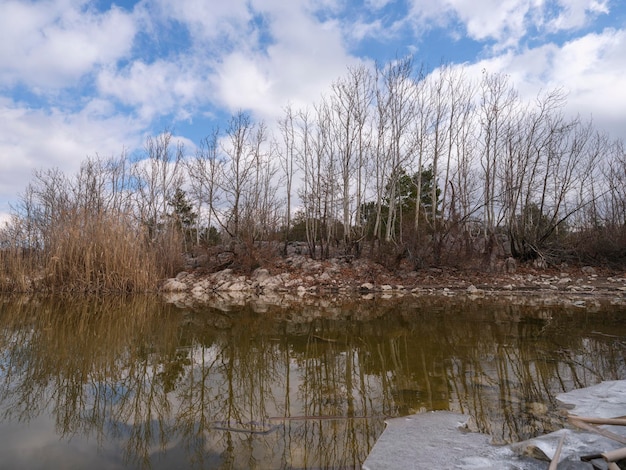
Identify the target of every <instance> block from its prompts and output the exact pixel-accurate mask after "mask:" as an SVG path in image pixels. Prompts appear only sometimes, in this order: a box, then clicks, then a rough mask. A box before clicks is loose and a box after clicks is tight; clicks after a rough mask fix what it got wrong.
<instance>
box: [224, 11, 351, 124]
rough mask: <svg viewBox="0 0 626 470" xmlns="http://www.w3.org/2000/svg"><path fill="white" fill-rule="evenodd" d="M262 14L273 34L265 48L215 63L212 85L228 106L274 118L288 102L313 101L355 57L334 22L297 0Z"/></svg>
mask: <svg viewBox="0 0 626 470" xmlns="http://www.w3.org/2000/svg"><path fill="white" fill-rule="evenodd" d="M264 4H265V3H264ZM267 5H271V2H270V3H267ZM263 13H264V14H266V15H267V16H266V21H267V26H268V28H269V31H270V33H271V37H272V43H271V44H270V45H268V46H267V48H266V52H265V53H252V52H250V51H252V50H254V47H250V48H248V49H247V50H246V51H243V52H240V51H237V52H233V53H231V54H228V55H226V56H225V57H224V58H223V60H222V61H221V62H220V63H218V64H216V66H215V73H214V75H213V77H212V85H213V89H214V90H215V92H216V96H219V99H220V104H222V105H224V106H226V107H227V108H228V109H230V110H235V109H238V108H243V109H250V110H252V111H253V112H255V113H257V114H260V115H261V116H263V117H275V116H276V115H277V113H279V112H280V110H281V109H282V107H283V106H284V105H285V104H286V103H287V102H288V101H290V102H292V103H294V105H296V106H297V105H299V104H304V103H312V102H313V101H316V100H317V99H318V98H319V96H320V94H321V93H322V92H323V91H326V90H327V88H328V86H329V85H330V84H331V83H332V81H334V80H336V79H337V78H338V77H339V76H341V75H343V74H345V72H346V68H347V67H348V66H349V65H353V64H355V63H357V62H358V59H356V58H353V57H351V56H350V55H349V54H348V53H347V52H346V50H345V45H344V42H343V36H342V31H341V26H340V24H339V23H338V22H332V21H328V22H322V23H320V22H318V21H317V20H316V19H315V18H314V17H313V16H312V14H311V13H310V12H308V11H307V10H306V9H304V8H303V7H302V6H301V5H298V4H297V3H294V4H290V6H288V7H287V6H286V5H284V4H282V3H280V6H279V4H278V3H276V5H275V9H271V10H266V11H264V12H263Z"/></svg>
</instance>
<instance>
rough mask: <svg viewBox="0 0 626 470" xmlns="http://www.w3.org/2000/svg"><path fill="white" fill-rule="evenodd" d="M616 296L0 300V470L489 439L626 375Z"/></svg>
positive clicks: (547, 419)
mask: <svg viewBox="0 0 626 470" xmlns="http://www.w3.org/2000/svg"><path fill="white" fill-rule="evenodd" d="M625 319H626V307H624V306H622V305H612V304H611V302H610V299H606V300H605V301H592V300H591V299H589V300H587V301H585V302H584V303H578V304H577V306H574V305H571V306H567V305H556V304H554V305H551V304H549V302H545V301H542V300H541V298H537V299H534V300H532V301H529V300H528V299H525V301H523V302H522V301H520V299H517V300H516V299H513V298H500V299H481V298H470V297H467V296H459V297H452V298H444V297H410V296H408V297H402V298H394V297H391V298H385V299H382V298H381V299H369V298H368V299H364V298H359V297H356V298H353V299H344V300H342V301H341V302H338V301H337V302H334V301H332V299H330V298H329V299H325V298H324V299H311V300H308V301H306V302H302V303H301V304H296V305H293V304H291V305H282V306H280V305H269V304H266V303H263V302H251V303H248V304H246V305H230V304H229V303H227V302H223V301H220V302H215V303H214V304H212V305H206V306H196V307H179V306H176V305H173V304H167V303H165V302H163V301H162V300H160V299H159V298H157V297H150V296H146V297H144V296H133V297H128V298H116V297H104V298H82V297H78V298H77V297H71V298H66V299H48V298H29V299H26V298H19V297H4V298H0V328H1V331H2V333H1V335H0V416H1V417H0V455H1V456H2V457H1V459H0V468H81V469H82V468H89V469H91V470H96V469H116V468H119V469H126V468H154V469H166V468H167V469H169V468H224V469H231V468H233V469H251V468H258V469H273V468H311V469H313V468H359V467H360V465H361V463H362V462H363V461H364V460H365V458H366V457H367V455H368V453H369V451H370V450H371V448H372V447H373V445H374V443H375V442H376V440H377V438H378V437H379V436H380V434H381V433H382V432H383V430H384V426H385V424H384V420H385V418H387V417H398V416H404V415H408V414H413V413H418V412H427V411H432V410H451V411H457V412H462V413H466V414H468V415H470V416H471V417H472V418H471V420H470V427H471V428H472V429H474V430H477V431H481V432H484V433H487V434H489V435H490V436H491V439H492V442H494V443H495V444H503V443H508V442H513V441H518V440H522V439H526V438H529V437H532V436H535V435H538V434H542V433H547V432H550V431H553V430H556V429H559V428H560V427H562V425H563V418H562V413H561V412H560V411H559V406H558V403H557V402H556V400H555V398H554V396H555V395H556V394H557V393H560V392H565V391H569V390H572V389H575V388H580V387H586V386H590V385H593V384H596V383H598V382H600V381H602V380H617V379H624V378H626V321H625Z"/></svg>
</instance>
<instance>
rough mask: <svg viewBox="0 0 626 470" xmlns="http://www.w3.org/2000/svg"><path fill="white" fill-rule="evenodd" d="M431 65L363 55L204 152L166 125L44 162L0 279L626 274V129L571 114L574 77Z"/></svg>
mask: <svg viewBox="0 0 626 470" xmlns="http://www.w3.org/2000/svg"><path fill="white" fill-rule="evenodd" d="M423 70H424V68H423V67H419V66H418V65H416V64H415V63H414V62H413V60H412V59H411V58H404V59H399V60H396V61H393V62H390V63H388V64H380V65H378V66H377V67H376V68H375V69H374V70H370V69H367V68H365V67H357V68H352V69H348V71H347V73H346V75H345V76H343V77H340V78H338V79H337V80H336V81H335V82H334V83H333V84H332V86H331V87H330V88H329V90H328V91H327V93H326V94H324V95H323V97H322V98H321V99H320V100H319V101H318V102H317V103H315V104H313V105H311V106H310V107H308V108H302V109H296V108H294V107H293V106H291V105H289V106H287V107H286V108H285V109H284V115H283V116H282V117H280V118H279V119H277V121H276V122H273V123H269V124H268V123H265V122H263V121H255V120H253V117H252V116H251V115H250V114H249V113H247V112H245V111H238V112H236V113H234V114H233V115H232V116H231V118H230V120H228V123H227V125H226V126H225V128H224V129H219V128H217V127H215V128H214V129H212V130H209V132H208V135H207V137H206V138H204V139H202V141H201V142H198V143H195V144H194V148H193V149H192V150H187V149H185V147H184V145H183V143H182V142H183V141H182V139H177V138H176V136H175V135H174V134H172V132H170V131H169V130H165V131H164V132H162V133H161V134H159V135H157V136H154V137H148V138H147V139H146V142H145V146H144V148H143V150H141V151H137V152H134V153H133V154H132V155H127V154H125V153H122V155H120V156H119V157H110V158H102V157H100V156H98V155H96V156H95V157H89V158H87V159H86V160H84V161H83V162H82V164H81V165H80V168H79V170H78V171H77V172H76V173H75V174H66V173H64V172H62V171H61V170H59V169H55V168H52V169H42V170H38V171H36V172H35V173H34V174H33V178H32V181H31V183H30V184H29V185H28V186H27V187H26V188H25V190H24V192H23V193H22V194H20V195H19V199H18V202H17V203H16V204H15V206H14V207H12V214H11V218H10V220H9V221H8V222H7V223H6V224H4V226H2V227H0V291H2V292H46V293H58V292H65V293H98V294H100V293H129V292H155V291H157V290H159V288H161V287H165V288H166V289H169V290H170V291H171V290H175V289H172V287H171V286H172V281H169V280H168V279H171V278H173V277H175V276H177V275H179V273H181V272H187V273H189V275H190V276H195V277H202V276H204V277H203V281H206V280H207V279H214V278H215V277H216V276H218V277H219V275H218V274H216V273H220V272H221V273H222V276H223V277H224V276H226V275H227V274H228V275H230V276H231V277H232V279H235V280H236V279H237V278H238V277H241V279H240V280H239V281H238V282H241V283H244V284H246V283H249V284H250V285H248V287H246V289H248V290H250V289H251V287H250V286H252V285H255V284H254V283H255V282H257V283H258V282H263V281H259V280H258V279H256V278H258V276H259V273H265V272H266V273H267V275H268V276H269V277H270V278H272V279H274V280H275V278H276V276H278V275H281V276H283V277H284V279H283V281H281V282H282V284H281V283H280V282H278V283H277V285H278V284H280V285H281V286H282V287H280V289H284V288H288V289H289V288H291V287H293V288H294V289H295V290H296V291H297V290H298V289H300V290H301V291H302V289H304V291H307V290H309V289H318V290H320V291H322V290H324V289H327V288H328V289H331V290H332V289H352V290H357V291H361V290H365V291H367V290H372V291H376V290H377V289H379V287H380V289H383V287H382V286H392V290H402V289H397V288H395V287H393V286H394V285H396V286H397V285H406V286H410V289H419V288H421V286H423V285H426V286H428V285H431V284H433V282H434V283H437V282H438V283H439V284H442V285H443V284H445V283H446V282H450V285H447V286H445V287H448V288H449V289H453V288H457V287H455V286H457V284H458V288H462V287H464V288H466V289H467V288H469V285H472V286H474V288H476V289H481V288H480V287H479V285H480V284H481V283H482V284H491V285H494V286H495V285H496V284H497V285H504V286H509V285H510V286H513V287H511V289H509V290H516V287H515V286H527V287H530V286H531V285H535V283H537V282H539V283H540V282H547V281H546V279H548V278H549V277H550V276H556V278H555V280H554V282H553V283H552V284H551V285H553V286H556V288H557V290H560V289H561V288H563V289H565V288H570V291H575V290H576V289H578V288H579V287H580V288H581V289H583V290H584V286H585V285H588V284H587V281H589V280H590V281H594V280H593V279H591V278H590V277H589V275H588V274H586V273H584V272H583V271H581V269H583V268H585V267H587V266H594V267H595V268H594V269H596V270H599V271H601V272H602V273H607V274H606V276H605V281H606V279H608V278H611V279H622V278H623V276H622V275H621V274H620V273H621V272H623V271H624V269H625V268H626V210H625V208H626V151H625V149H624V143H623V142H622V141H620V140H615V139H613V138H611V137H610V136H608V135H606V134H604V133H602V132H601V131H600V130H598V129H596V128H595V127H594V125H593V123H592V122H585V121H584V120H582V119H581V118H580V117H574V118H571V117H568V116H567V115H566V114H565V104H566V94H565V93H564V92H563V90H559V89H556V90H550V91H547V92H545V93H542V94H541V95H540V96H537V97H536V99H535V100H532V101H524V100H522V99H521V98H520V97H519V95H518V93H517V91H516V89H515V88H514V86H513V85H512V84H511V83H510V82H509V79H508V77H507V76H505V75H501V74H493V73H489V72H488V71H484V73H483V74H482V76H481V77H479V78H470V77H469V76H468V75H466V73H465V69H464V68H463V67H455V66H452V65H442V66H441V67H439V68H438V69H437V70H436V71H435V72H434V73H431V74H429V75H425V74H424V72H423ZM298 264H300V265H301V266H298ZM317 265H320V266H322V268H320V269H321V271H320V269H318V271H319V272H310V273H307V272H300V268H303V269H304V270H305V271H306V270H312V271H315V270H314V269H313V268H312V266H317ZM329 266H330V268H329ZM331 268H332V269H331ZM224 270H230V271H226V274H224ZM366 273H370V276H369V278H368V276H367V275H365V274H366ZM450 273H454V275H452V274H450ZM522 275H527V278H526V280H524V279H523V278H521V277H519V276H522ZM263 276H265V274H263ZM446 276H449V277H446ZM450 276H451V277H450ZM512 276H513V277H512ZM515 276H518V277H515ZM528 276H534V277H533V278H529V277H528ZM431 277H432V278H434V279H436V280H437V279H438V281H431V279H430V278H431ZM474 277H476V280H472V279H473V278H474ZM288 278H289V279H288ZM456 278H458V279H456ZM567 278H571V280H570V281H566V279H567ZM190 279H191V278H189V279H188V280H187V281H189V282H191V281H190ZM232 279H231V280H230V281H229V282H230V283H231V287H232V284H233V282H234V281H233V280H232ZM166 280H167V281H166ZM177 282H180V283H182V282H183V279H182V278H179V279H177ZM333 282H334V283H335V287H333ZM594 282H595V281H594ZM290 283H294V284H293V286H292V285H291V284H290ZM298 283H299V285H295V284H298ZM503 283H504V284H503ZM620 283H621V281H620V282H617V281H616V282H611V281H606V282H605V283H604V284H606V288H607V289H608V288H609V287H612V286H616V285H617V284H620ZM287 284H289V285H287ZM364 284H372V285H373V286H374V288H373V289H367V288H366V287H367V286H366V287H363V285H364ZM468 284H469V285H468ZM246 285H247V284H246ZM258 286H259V284H256V287H254V289H256V288H258ZM337 286H339V287H337ZM179 287H180V286H179ZM194 287H197V286H195V285H194ZM240 287H241V286H240ZM620 288H621V284H620ZM181 289H182V288H181ZM191 289H193V287H191ZM220 289H222V287H220V286H217V288H216V286H213V287H211V290H220ZM265 289H266V290H269V288H267V287H265ZM384 289H387V287H385V288H384ZM384 289H383V290H384ZM616 289H619V288H617V287H616ZM222 290H225V289H222ZM230 290H235V289H234V288H231V289H230ZM483 290H484V289H483ZM620 292H621V291H620Z"/></svg>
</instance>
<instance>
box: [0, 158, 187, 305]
mask: <svg viewBox="0 0 626 470" xmlns="http://www.w3.org/2000/svg"><path fill="white" fill-rule="evenodd" d="M125 165H126V162H125V160H123V159H120V160H115V161H101V160H89V161H87V162H86V163H85V164H84V165H83V166H82V167H81V170H80V171H79V173H78V174H77V175H76V176H75V177H74V178H68V177H67V176H65V175H64V174H62V173H61V172H59V171H58V170H51V171H48V172H40V173H36V175H35V181H34V182H33V183H32V184H31V185H29V187H28V188H27V189H26V191H25V193H24V195H22V198H21V204H20V206H19V207H18V209H17V211H16V213H15V214H14V215H13V218H12V220H11V221H10V222H9V223H7V224H6V226H5V227H3V228H0V291H12V292H15V291H21V292H25V291H46V292H59V291H62V292H91V293H105V292H142V291H152V290H156V288H157V285H158V281H159V280H160V279H162V278H163V277H166V276H170V275H172V274H174V273H175V272H176V270H177V269H179V268H180V267H181V265H182V262H181V259H182V254H181V251H182V247H183V243H182V238H181V237H182V235H181V233H180V230H177V229H176V227H175V226H174V225H173V224H172V223H171V222H169V223H168V220H167V217H166V215H162V216H161V220H160V224H159V225H158V226H155V225H152V226H150V225H149V224H147V223H146V222H145V219H144V218H143V217H142V215H141V212H140V211H139V210H138V204H137V203H136V200H135V199H134V198H133V197H132V192H131V191H130V185H131V183H130V182H129V181H130V178H129V177H128V176H125V175H124V171H125ZM148 227H150V230H149V229H148Z"/></svg>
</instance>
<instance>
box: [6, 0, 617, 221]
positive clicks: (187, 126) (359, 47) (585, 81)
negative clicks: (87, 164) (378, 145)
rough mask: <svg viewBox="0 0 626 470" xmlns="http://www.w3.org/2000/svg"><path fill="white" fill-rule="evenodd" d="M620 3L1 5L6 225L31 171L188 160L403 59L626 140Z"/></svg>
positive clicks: (64, 1)
mask: <svg viewBox="0 0 626 470" xmlns="http://www.w3.org/2000/svg"><path fill="white" fill-rule="evenodd" d="M625 3H626V2H624V1H623V0H437V1H435V0H432V1H428V0H395V1H394V0H363V1H354V0H228V1H223V0H140V1H133V0H114V1H109V0H93V1H88V0H35V1H30V0H0V124H1V125H0V220H2V218H4V217H6V215H7V213H8V212H9V206H10V204H11V203H13V202H14V201H15V200H16V196H17V195H18V194H19V193H20V192H22V191H23V190H24V188H25V187H26V185H27V183H28V182H29V181H30V180H31V178H32V172H33V170H35V169H40V168H48V167H58V168H60V169H62V170H63V171H66V172H72V171H73V170H75V169H77V167H78V165H79V164H80V162H81V161H82V160H84V159H85V158H86V157H87V156H93V155H95V154H96V153H97V154H99V155H101V156H115V155H119V154H120V153H121V152H122V151H123V150H126V151H131V152H132V151H133V150H135V149H141V148H142V147H143V144H144V142H145V138H146V136H147V135H156V134H157V133H159V132H161V131H163V130H164V129H165V128H167V129H169V130H171V131H172V132H173V133H174V134H175V136H176V137H177V138H179V139H181V140H182V141H183V142H184V143H185V147H186V149H188V150H189V151H190V152H193V147H194V145H195V144H196V143H198V142H199V140H200V139H201V138H202V137H205V136H206V135H208V134H209V132H210V129H211V128H212V126H213V125H214V124H216V123H219V122H220V121H221V120H223V119H224V118H225V116H229V115H230V114H231V113H233V112H235V111H237V110H239V109H245V110H248V111H250V112H251V113H252V114H253V116H254V117H255V118H257V119H264V120H266V121H267V122H269V123H271V122H273V121H275V119H276V118H277V117H279V116H280V115H281V110H282V109H283V107H284V106H285V105H286V104H287V103H288V102H290V103H292V104H293V105H295V106H301V105H302V106H305V105H307V104H311V103H313V102H315V101H317V100H318V99H319V97H320V96H321V95H322V94H323V93H324V92H325V91H327V90H328V87H329V85H330V84H331V82H333V81H334V80H335V79H337V78H338V77H340V76H343V75H344V74H345V72H346V70H347V67H349V66H354V65H356V64H360V63H365V64H368V65H370V66H371V65H372V64H373V63H374V61H380V62H386V61H389V60H393V59H394V58H395V57H399V56H404V55H406V54H412V55H413V56H414V58H415V61H416V62H417V63H423V64H424V65H425V66H426V67H427V69H428V68H433V67H436V66H437V65H439V64H440V63H441V62H442V61H445V62H451V63H454V64H465V66H466V68H467V70H468V73H469V74H472V73H479V71H480V70H482V69H487V70H490V71H493V72H504V73H507V74H509V75H510V76H511V80H512V82H513V84H514V85H515V86H516V88H517V89H518V90H519V92H520V94H521V95H522V96H527V97H528V98H529V99H531V98H532V97H533V96H535V95H536V94H537V93H538V92H539V91H540V90H541V89H544V90H545V89H547V88H554V87H563V89H565V90H566V91H567V92H568V112H571V113H577V114H580V115H581V116H583V117H585V118H589V117H593V120H594V122H595V123H596V126H597V127H599V128H601V129H603V130H606V131H607V132H609V133H611V134H612V135H614V136H615V137H618V138H622V139H624V138H626V86H624V85H625V84H626V79H625V77H626V5H625Z"/></svg>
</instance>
